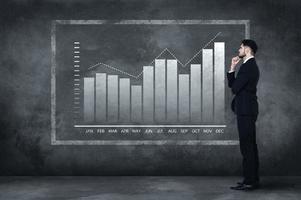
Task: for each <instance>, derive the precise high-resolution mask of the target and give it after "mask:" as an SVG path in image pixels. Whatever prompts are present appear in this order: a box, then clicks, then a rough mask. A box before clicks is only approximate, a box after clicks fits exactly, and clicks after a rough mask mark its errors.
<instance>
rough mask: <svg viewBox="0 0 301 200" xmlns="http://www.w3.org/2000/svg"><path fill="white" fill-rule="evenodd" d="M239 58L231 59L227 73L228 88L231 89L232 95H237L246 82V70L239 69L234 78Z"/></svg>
mask: <svg viewBox="0 0 301 200" xmlns="http://www.w3.org/2000/svg"><path fill="white" fill-rule="evenodd" d="M239 61H240V58H239V57H238V56H236V57H233V58H232V60H231V66H230V70H229V71H228V73H227V78H228V86H229V87H230V88H231V89H232V92H233V94H237V93H238V92H239V91H240V90H241V89H242V88H243V87H244V86H245V85H246V84H247V82H248V79H249V78H248V73H247V72H246V71H245V69H246V68H241V69H240V70H239V73H237V76H236V77H235V68H236V66H237V64H238V63H239Z"/></svg>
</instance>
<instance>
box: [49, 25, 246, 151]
mask: <svg viewBox="0 0 301 200" xmlns="http://www.w3.org/2000/svg"><path fill="white" fill-rule="evenodd" d="M57 24H63V25H101V24H116V25H121V24H131V25H133V24H134V25H135V24H136V25H139V24H144V25H147V24H149V25H175V24H176V25H244V27H245V38H246V39H248V38H250V20H199V19H197V20H52V22H51V145H238V144H239V141H238V140H57V139H56V74H55V72H56V25H57Z"/></svg>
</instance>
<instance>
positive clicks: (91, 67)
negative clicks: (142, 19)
mask: <svg viewBox="0 0 301 200" xmlns="http://www.w3.org/2000/svg"><path fill="white" fill-rule="evenodd" d="M221 33H222V32H218V33H217V34H216V35H215V36H214V37H213V38H212V39H211V40H210V41H209V42H207V43H206V44H205V45H204V46H203V47H202V48H201V49H200V50H199V51H198V52H196V54H194V55H193V56H192V57H191V58H190V59H189V60H188V61H187V62H186V63H185V64H183V63H182V62H181V61H180V60H179V59H178V58H177V57H176V56H175V55H174V54H173V53H172V52H171V51H170V50H169V49H168V48H165V49H163V51H161V53H160V54H159V55H158V56H157V57H156V58H154V59H153V61H152V62H151V63H150V64H153V63H154V62H155V60H156V59H157V58H159V57H160V56H161V55H162V54H163V53H164V52H166V51H167V52H168V53H169V54H170V55H171V56H172V57H173V58H174V59H176V60H177V62H178V63H179V64H180V65H181V66H182V67H186V66H187V65H188V64H189V63H190V62H191V61H192V60H193V59H194V58H195V57H197V56H198V55H199V54H200V53H201V52H202V50H203V49H204V48H206V47H207V46H208V45H209V44H210V43H211V42H213V41H214V40H215V39H216V38H217V37H218V36H219V35H220V34H221ZM99 65H103V66H105V67H108V68H110V69H113V70H115V71H118V72H120V73H122V74H125V75H128V76H130V77H133V78H135V79H138V78H139V77H140V76H141V74H143V70H142V71H141V72H140V73H139V74H138V75H137V76H135V75H133V74H129V73H127V72H125V71H122V70H120V69H118V68H116V67H113V66H111V65H108V64H105V63H102V62H98V63H96V64H94V65H92V66H90V67H89V68H88V70H91V69H93V68H95V67H97V66H99Z"/></svg>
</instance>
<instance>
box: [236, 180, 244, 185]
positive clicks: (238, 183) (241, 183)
mask: <svg viewBox="0 0 301 200" xmlns="http://www.w3.org/2000/svg"><path fill="white" fill-rule="evenodd" d="M243 184H245V183H244V182H243V181H242V182H237V185H243Z"/></svg>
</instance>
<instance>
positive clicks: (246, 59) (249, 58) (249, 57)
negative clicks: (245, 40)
mask: <svg viewBox="0 0 301 200" xmlns="http://www.w3.org/2000/svg"><path fill="white" fill-rule="evenodd" d="M251 58H254V56H250V57H249V58H247V59H246V60H244V62H243V63H246V62H247V61H248V60H249V59H251Z"/></svg>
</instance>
